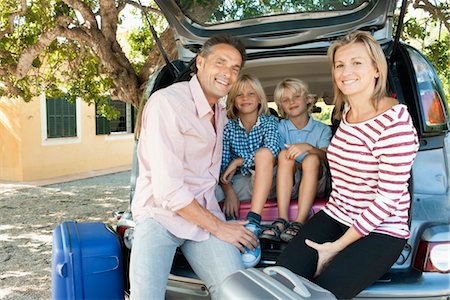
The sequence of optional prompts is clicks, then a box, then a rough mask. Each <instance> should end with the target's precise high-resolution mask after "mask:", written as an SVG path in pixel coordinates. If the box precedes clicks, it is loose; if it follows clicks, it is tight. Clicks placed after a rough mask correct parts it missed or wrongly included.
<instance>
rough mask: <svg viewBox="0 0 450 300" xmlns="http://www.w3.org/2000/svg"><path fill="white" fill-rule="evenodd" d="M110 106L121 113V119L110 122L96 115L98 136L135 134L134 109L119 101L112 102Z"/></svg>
mask: <svg viewBox="0 0 450 300" xmlns="http://www.w3.org/2000/svg"><path fill="white" fill-rule="evenodd" d="M109 105H110V106H113V107H114V108H115V109H117V110H118V111H119V113H120V117H119V118H118V119H116V120H110V121H109V120H107V119H106V118H105V117H102V116H99V115H96V118H95V120H96V134H97V135H101V134H111V133H133V132H134V122H135V109H134V107H133V106H132V105H130V104H128V103H125V102H122V101H118V100H113V101H110V102H109Z"/></svg>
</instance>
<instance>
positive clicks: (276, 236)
mask: <svg viewBox="0 0 450 300" xmlns="http://www.w3.org/2000/svg"><path fill="white" fill-rule="evenodd" d="M288 226H289V222H288V221H286V220H285V219H283V218H278V219H276V220H275V221H274V222H273V223H272V224H271V225H270V226H268V227H266V228H265V229H264V230H263V232H262V233H261V235H260V236H259V237H260V238H262V239H266V240H271V241H279V240H280V234H281V233H282V232H284V231H285V230H286V228H288Z"/></svg>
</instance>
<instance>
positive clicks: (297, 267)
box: [277, 31, 418, 299]
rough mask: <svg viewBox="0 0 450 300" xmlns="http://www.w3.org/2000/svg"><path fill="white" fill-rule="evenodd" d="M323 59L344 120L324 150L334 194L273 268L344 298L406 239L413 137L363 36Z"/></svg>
mask: <svg viewBox="0 0 450 300" xmlns="http://www.w3.org/2000/svg"><path fill="white" fill-rule="evenodd" d="M328 57H329V59H330V62H331V67H332V79H333V86H334V95H335V104H336V110H335V111H336V113H335V117H336V118H339V119H340V118H341V119H342V120H341V123H340V125H339V128H338V130H337V132H336V134H335V135H334V137H333V139H332V141H331V143H330V145H329V147H328V149H327V158H328V162H329V165H330V171H331V175H332V192H331V195H330V199H329V202H328V203H327V204H326V205H325V207H324V208H323V210H322V211H320V212H319V213H317V214H316V215H315V216H314V217H313V218H312V219H311V220H310V221H309V222H308V223H306V224H305V226H304V227H303V229H302V230H301V231H300V232H299V233H298V235H297V236H296V237H295V238H294V239H293V240H292V241H291V243H290V244H289V245H288V247H287V248H286V250H285V251H283V253H282V254H281V255H280V257H279V258H278V261H277V264H278V265H282V266H285V267H287V268H289V269H291V270H292V271H293V272H295V273H297V274H299V275H301V276H304V277H306V278H308V279H310V280H313V281H314V282H316V283H317V284H318V285H320V286H322V287H324V288H326V289H328V290H329V291H331V292H332V293H333V294H334V295H335V296H336V297H337V298H340V299H349V298H353V297H355V296H356V295H357V294H358V293H359V292H360V291H362V290H363V289H365V288H366V287H368V286H369V285H371V284H372V283H373V282H375V281H376V280H377V279H379V278H380V277H381V276H382V275H383V274H384V273H385V272H387V271H388V270H389V268H390V267H391V266H392V264H393V263H394V262H395V261H396V260H397V258H398V256H399V255H400V253H401V251H402V249H403V247H404V245H405V243H406V239H407V238H408V237H409V228H408V209H409V206H410V195H409V192H408V179H409V177H410V170H411V166H412V163H413V161H414V158H415V155H416V153H417V150H418V139H417V133H416V130H415V128H414V126H413V124H412V121H411V117H410V115H409V113H408V111H407V108H406V106H405V105H401V104H399V103H398V102H397V100H395V99H393V98H390V97H387V96H386V82H387V63H386V59H385V56H384V53H383V50H382V49H381V47H380V45H379V44H378V43H377V41H376V40H375V39H374V38H373V37H372V36H371V35H370V34H369V33H366V32H359V31H357V32H353V33H350V34H348V35H347V36H345V37H344V38H342V39H340V40H338V41H336V42H335V43H334V44H333V45H332V46H331V47H330V48H329V50H328ZM342 108H343V109H342Z"/></svg>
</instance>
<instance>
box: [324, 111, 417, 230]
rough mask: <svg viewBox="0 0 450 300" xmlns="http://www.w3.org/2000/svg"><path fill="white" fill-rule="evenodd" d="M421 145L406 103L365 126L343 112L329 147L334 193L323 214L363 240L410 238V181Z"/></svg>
mask: <svg viewBox="0 0 450 300" xmlns="http://www.w3.org/2000/svg"><path fill="white" fill-rule="evenodd" d="M418 147H419V143H418V138H417V132H416V130H415V128H414V126H413V124H412V121H411V116H410V114H409V113H408V111H407V108H406V106H405V105H402V104H399V105H395V106H393V107H392V108H390V109H389V110H387V111H385V112H384V113H382V114H380V115H378V116H376V117H374V118H373V119H370V120H368V121H364V122H361V123H352V124H350V123H348V122H347V121H346V113H344V115H343V118H342V121H341V124H340V125H339V128H338V130H337V131H336V134H335V135H334V137H333V139H332V140H331V143H330V145H329V146H328V149H327V157H328V162H329V164H330V170H331V175H332V192H331V195H330V200H329V201H328V203H327V204H326V206H325V207H324V211H325V212H326V213H327V214H328V215H329V216H331V217H333V218H334V219H336V220H337V221H339V222H341V223H343V224H345V225H347V226H353V227H354V228H355V229H356V230H357V231H358V232H359V233H360V234H361V235H363V236H365V235H368V234H369V233H370V232H378V233H382V234H388V235H391V236H395V237H399V238H408V237H409V228H408V210H409V206H410V195H409V192H408V179H409V177H410V172H411V166H412V163H413V161H414V158H415V156H416V153H417V150H418Z"/></svg>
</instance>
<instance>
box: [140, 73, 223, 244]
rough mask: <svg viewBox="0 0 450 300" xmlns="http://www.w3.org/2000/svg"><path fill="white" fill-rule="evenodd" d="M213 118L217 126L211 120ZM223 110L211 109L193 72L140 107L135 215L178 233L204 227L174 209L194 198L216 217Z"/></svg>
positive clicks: (188, 234)
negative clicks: (154, 221)
mask: <svg viewBox="0 0 450 300" xmlns="http://www.w3.org/2000/svg"><path fill="white" fill-rule="evenodd" d="M212 117H214V118H215V124H216V130H214V128H213V126H212V124H211V118H212ZM226 122H227V119H226V112H225V109H224V108H223V107H221V106H220V105H219V104H216V105H215V111H213V110H212V109H211V106H210V105H209V103H208V101H207V100H206V97H205V94H204V93H203V90H202V88H201V86H200V83H199V81H198V79H197V76H194V77H192V79H191V80H190V81H189V82H180V83H176V84H174V85H172V86H170V87H168V88H165V89H162V90H159V91H157V92H155V93H154V94H153V95H152V96H151V97H150V99H149V101H148V103H147V104H146V106H145V108H144V113H143V116H142V130H141V134H140V138H139V142H138V149H137V151H138V152H137V153H138V158H139V176H138V178H137V182H136V192H135V196H134V199H133V203H132V213H133V217H134V219H135V220H139V219H140V218H143V217H151V218H154V219H155V220H156V221H158V222H159V223H160V224H161V225H162V226H164V227H165V228H166V229H167V230H169V231H170V232H171V233H172V234H174V235H175V236H177V237H179V238H183V239H189V240H194V241H202V240H206V239H208V238H209V233H208V232H207V231H205V230H203V229H202V228H200V227H198V226H197V225H195V224H193V223H191V222H189V221H187V220H186V219H184V218H183V217H181V216H180V215H178V214H177V213H176V211H177V210H179V209H182V208H184V207H185V206H187V205H188V204H190V203H191V202H192V201H193V200H194V199H195V200H196V201H197V202H198V203H199V204H200V205H202V206H203V207H205V208H207V209H208V210H209V211H210V212H211V213H213V214H214V215H216V216H217V217H218V218H220V219H221V220H224V216H223V213H222V212H221V210H220V207H219V205H218V203H217V200H216V197H215V194H214V191H215V187H216V185H217V183H218V179H219V175H220V174H219V173H220V162H221V158H222V139H223V127H224V126H225V123H226Z"/></svg>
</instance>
